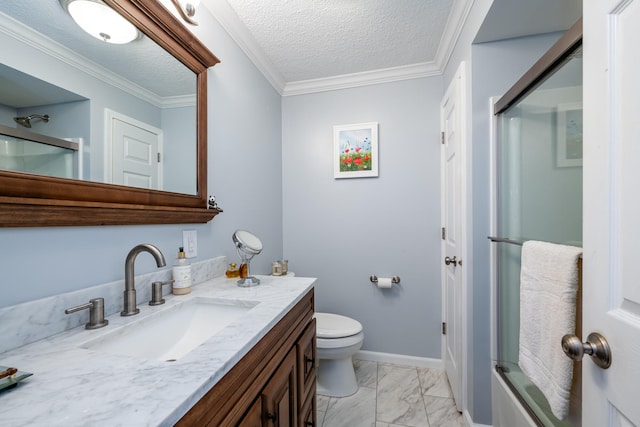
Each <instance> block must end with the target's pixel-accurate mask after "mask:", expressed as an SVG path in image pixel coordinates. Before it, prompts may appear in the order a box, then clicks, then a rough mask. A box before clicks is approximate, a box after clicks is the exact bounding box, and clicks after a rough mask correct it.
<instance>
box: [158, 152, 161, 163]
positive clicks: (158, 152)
mask: <svg viewBox="0 0 640 427" xmlns="http://www.w3.org/2000/svg"><path fill="white" fill-rule="evenodd" d="M160 162H161V160H160V152H158V163H160Z"/></svg>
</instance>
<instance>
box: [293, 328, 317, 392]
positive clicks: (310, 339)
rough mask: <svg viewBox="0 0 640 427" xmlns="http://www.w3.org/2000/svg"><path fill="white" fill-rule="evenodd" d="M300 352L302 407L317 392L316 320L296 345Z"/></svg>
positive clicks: (299, 372) (299, 375)
mask: <svg viewBox="0 0 640 427" xmlns="http://www.w3.org/2000/svg"><path fill="white" fill-rule="evenodd" d="M296 348H297V352H298V386H299V390H298V402H299V403H300V405H302V403H303V402H305V401H306V400H307V398H308V397H309V395H310V394H311V392H312V391H315V379H316V319H312V320H311V323H309V325H308V326H307V328H306V329H305V330H304V332H303V333H302V336H300V339H299V340H298V343H297V344H296Z"/></svg>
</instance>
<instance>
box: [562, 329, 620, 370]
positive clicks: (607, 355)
mask: <svg viewBox="0 0 640 427" xmlns="http://www.w3.org/2000/svg"><path fill="white" fill-rule="evenodd" d="M562 351H564V354H566V355H567V357H568V358H570V359H573V360H577V361H580V360H582V358H583V357H584V355H585V354H588V355H589V356H591V359H592V360H593V363H595V364H596V365H598V366H599V367H601V368H602V369H607V368H608V367H609V366H611V348H610V347H609V343H608V342H607V340H606V339H605V337H603V336H602V335H600V334H599V333H597V332H592V333H590V334H589V336H588V337H587V342H585V343H582V341H580V338H578V337H577V336H575V335H565V336H563V337H562Z"/></svg>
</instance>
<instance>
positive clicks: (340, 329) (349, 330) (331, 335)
mask: <svg viewBox="0 0 640 427" xmlns="http://www.w3.org/2000/svg"><path fill="white" fill-rule="evenodd" d="M315 318H316V320H317V322H316V337H317V338H320V339H323V340H325V339H335V338H346V337H350V336H353V335H357V334H359V333H361V332H362V324H361V323H360V322H358V321H357V320H354V319H351V318H350V317H346V316H341V315H339V314H333V313H315Z"/></svg>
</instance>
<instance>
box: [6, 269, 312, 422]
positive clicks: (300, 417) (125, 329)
mask: <svg viewBox="0 0 640 427" xmlns="http://www.w3.org/2000/svg"><path fill="white" fill-rule="evenodd" d="M260 280H261V284H260V285H259V286H255V287H251V288H240V287H238V286H236V283H235V282H236V280H234V279H226V278H223V277H217V278H214V279H211V280H207V281H205V282H203V283H200V284H198V285H196V286H194V287H193V292H192V293H191V294H188V295H184V296H172V295H165V298H166V303H165V304H163V305H161V306H149V305H148V304H147V301H146V297H145V296H139V303H138V307H139V308H140V314H138V315H136V316H130V317H122V316H120V315H119V313H117V312H116V313H114V314H111V315H107V319H108V320H109V325H108V326H106V327H104V328H100V329H97V330H86V329H84V326H78V327H74V328H73V329H69V330H66V331H64V332H62V333H58V334H55V335H52V336H50V337H46V338H44V339H40V340H38V341H35V342H32V343H29V344H26V345H23V346H21V347H18V348H13V349H10V350H8V351H5V352H4V353H0V364H2V365H7V366H15V367H17V368H18V369H20V370H21V371H27V372H31V373H33V376H31V377H29V378H27V379H25V380H23V381H22V382H20V383H19V384H18V385H17V387H16V388H14V389H12V390H5V391H2V392H0V406H2V408H3V409H4V410H3V415H2V419H1V424H2V425H7V426H22V425H30V426H45V425H46V426H55V425H92V426H102V425H104V426H112V425H136V426H171V425H179V426H189V425H197V426H204V425H212V426H222V425H225V426H226V425H242V426H261V425H269V426H272V425H282V426H284V425H298V426H311V425H315V416H316V403H315V394H316V392H315V360H316V357H315V320H314V319H313V312H314V294H313V284H314V282H315V279H312V278H301V277H286V278H281V277H271V276H261V277H260ZM140 282H141V287H142V282H143V280H140ZM117 285H118V286H122V284H121V283H118V284H117ZM89 289H91V288H89ZM101 290H104V289H101ZM118 293H119V294H120V295H121V289H118ZM141 293H142V294H144V291H143V292H141ZM95 296H96V297H98V296H100V295H95ZM71 297H72V298H76V299H77V298H78V297H77V296H74V295H71ZM82 298H84V296H82ZM112 299H113V298H112V297H110V296H109V295H107V297H106V298H105V301H110V300H112ZM120 302H121V301H120ZM209 302H215V303H216V304H229V305H235V306H242V307H245V308H246V310H245V311H244V312H242V314H241V315H240V316H239V317H237V318H236V319H235V320H233V321H231V322H230V323H228V324H226V325H225V326H224V327H223V328H222V329H220V330H219V331H217V332H216V333H215V334H213V335H212V336H211V337H209V338H207V339H206V340H205V341H204V342H203V343H202V344H200V345H198V346H195V347H194V348H193V349H190V350H188V351H187V352H186V353H184V354H181V355H179V356H176V357H175V360H173V359H170V360H160V359H157V358H154V357H155V356H149V355H146V356H144V355H134V354H133V353H130V352H129V350H130V349H126V350H125V351H123V350H122V349H118V348H117V347H116V346H110V345H109V342H110V340H112V339H113V340H117V339H119V337H121V336H126V335H127V334H129V333H131V332H130V331H132V330H134V328H138V329H140V330H142V331H143V330H144V328H145V325H148V326H149V327H151V326H152V325H153V324H155V323H156V322H158V321H161V319H162V318H163V317H165V313H170V312H172V311H176V310H179V309H180V307H181V306H186V305H187V304H192V306H195V304H205V303H209ZM38 304H41V302H40V301H32V302H29V303H25V304H21V305H18V306H14V307H9V308H8V309H2V310H0V320H2V321H3V323H5V327H4V329H6V328H9V327H11V328H13V329H15V330H16V332H15V333H16V335H28V333H29V332H28V331H27V329H24V330H23V329H22V328H23V326H21V325H20V324H29V323H31V324H32V326H31V328H33V327H37V326H36V325H35V323H36V322H37V320H36V317H37V314H36V313H40V312H42V309H41V308H38V309H36V307H34V305H38ZM53 304H54V305H55V304H56V302H55V301H54V302H53ZM65 304H68V301H65ZM49 305H50V303H49ZM107 305H109V304H107ZM111 310H112V309H111ZM58 312H59V309H58V307H56V308H55V310H53V311H52V312H51V313H50V314H49V315H56V316H57V315H58ZM110 312H111V311H110ZM21 313H22V314H21ZM31 313H33V315H32V314H31ZM11 316H17V317H16V319H15V320H13V321H12V320H11ZM19 316H22V319H21V320H20V319H19V318H18V317H19ZM63 316H64V315H63ZM73 316H82V315H81V314H73V315H69V316H67V318H68V319H71V318H73ZM84 316H85V317H88V316H86V314H85V315H84ZM159 319H160V320H159ZM7 320H8V322H9V323H12V324H13V326H6V325H7ZM78 320H80V319H78ZM84 321H86V319H85V318H84V317H83V318H82V321H81V322H82V324H84ZM0 329H3V328H0ZM169 329H170V328H167V334H169V333H170V331H169ZM4 332H6V330H5V331H4ZM153 335H154V336H156V337H158V334H157V333H156V334H153ZM154 336H149V337H148V338H144V340H147V339H148V340H149V341H148V342H145V343H144V344H145V345H142V346H140V347H149V348H152V347H153V345H154ZM158 339H160V338H158ZM96 343H97V344H96ZM147 344H148V345H147ZM100 346H102V347H100ZM133 347H135V345H133Z"/></svg>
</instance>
